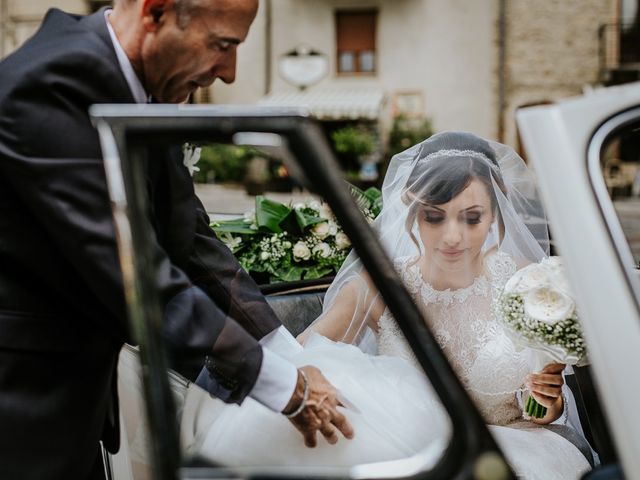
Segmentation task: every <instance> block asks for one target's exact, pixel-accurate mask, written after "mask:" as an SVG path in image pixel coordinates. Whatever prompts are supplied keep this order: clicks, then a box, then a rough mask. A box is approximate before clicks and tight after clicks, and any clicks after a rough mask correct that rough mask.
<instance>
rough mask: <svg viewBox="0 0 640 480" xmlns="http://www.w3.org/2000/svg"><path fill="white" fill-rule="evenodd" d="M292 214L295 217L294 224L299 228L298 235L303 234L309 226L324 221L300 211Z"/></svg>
mask: <svg viewBox="0 0 640 480" xmlns="http://www.w3.org/2000/svg"><path fill="white" fill-rule="evenodd" d="M294 212H295V216H296V222H297V223H298V226H299V227H300V233H303V232H304V231H305V230H306V229H307V228H308V227H310V226H311V225H315V224H316V223H320V222H324V221H325V219H324V218H320V217H318V216H316V215H308V214H306V213H304V211H302V210H294Z"/></svg>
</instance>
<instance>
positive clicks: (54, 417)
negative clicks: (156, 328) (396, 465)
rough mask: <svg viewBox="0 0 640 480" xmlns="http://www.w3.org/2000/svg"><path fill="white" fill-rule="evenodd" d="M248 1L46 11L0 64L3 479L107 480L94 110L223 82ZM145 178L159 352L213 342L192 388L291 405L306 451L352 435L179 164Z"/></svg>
mask: <svg viewBox="0 0 640 480" xmlns="http://www.w3.org/2000/svg"><path fill="white" fill-rule="evenodd" d="M256 10H257V0H118V1H117V2H116V4H115V6H114V8H113V10H102V11H99V12H97V13H95V14H93V15H90V16H87V17H77V16H72V15H68V14H65V13H63V12H61V11H58V10H51V11H49V13H48V14H47V16H46V18H45V20H44V22H43V25H42V27H41V28H40V30H39V31H38V32H37V33H36V35H35V36H34V37H33V38H31V39H30V40H29V41H27V42H26V43H25V45H24V46H23V47H22V48H20V49H19V50H18V51H17V52H15V53H14V54H13V55H11V56H9V57H7V58H6V59H5V60H4V61H2V62H1V63H0V431H1V432H2V434H1V435H0V478H3V479H4V478H7V479H9V478H24V479H31V478H34V479H36V478H37V479H47V478H51V479H54V478H55V479H58V478H64V479H71V478H73V479H82V478H101V477H102V475H103V473H102V471H101V469H102V466H101V460H100V451H99V444H98V442H99V440H101V439H102V441H103V443H104V445H105V446H106V448H107V449H109V450H110V451H112V452H114V451H116V450H117V448H118V428H117V423H118V412H117V398H116V396H115V394H114V385H115V378H114V374H115V368H116V364H117V357H118V352H119V349H120V347H121V345H122V344H123V342H125V341H128V340H129V339H130V336H129V333H130V332H129V331H128V328H127V323H126V312H125V302H124V295H123V290H122V279H121V273H120V269H119V266H118V258H117V251H116V245H115V239H114V228H113V224H112V218H111V212H110V208H109V201H108V196H107V191H106V183H105V177H104V170H103V166H102V160H101V152H100V148H99V143H98V138H97V134H96V132H95V130H94V129H93V128H92V126H91V123H90V120H89V117H88V114H87V110H88V108H89V106H90V105H92V104H95V103H133V102H138V103H144V102H146V101H147V100H148V99H150V98H151V97H153V98H154V99H155V100H156V101H159V102H180V101H183V100H185V99H186V98H187V97H188V95H189V94H191V93H192V92H193V91H194V90H195V89H196V88H198V87H203V86H208V85H210V84H211V83H212V82H213V81H214V80H215V79H216V78H220V79H222V80H223V81H224V82H227V83H230V82H233V80H234V78H235V66H236V50H237V47H238V45H239V44H240V43H241V42H242V41H243V40H244V39H245V37H246V35H247V33H248V30H249V27H250V25H251V23H252V21H253V19H254V17H255V14H256ZM147 176H148V182H147V183H148V194H149V198H150V200H151V207H152V208H151V211H152V213H151V218H150V220H151V222H152V224H153V225H154V227H155V235H156V236H155V238H153V239H150V241H149V248H150V249H152V250H153V251H154V253H155V259H156V272H157V274H156V276H157V284H158V288H159V292H160V295H161V298H162V300H163V301H164V304H165V311H164V330H165V332H164V333H165V337H166V339H167V342H168V344H169V346H170V347H171V349H172V350H173V351H174V352H185V351H187V352H192V353H193V352H196V353H198V354H200V353H202V354H203V355H202V356H203V357H204V354H205V353H208V354H209V356H210V358H211V362H210V364H209V371H208V373H207V375H205V377H207V378H205V380H206V381H205V382H204V384H205V385H206V387H207V388H208V389H209V391H210V392H211V393H212V394H214V395H216V396H219V397H220V398H222V399H224V400H225V401H227V402H236V403H240V402H242V400H243V399H244V398H245V397H246V396H247V395H250V396H252V397H253V398H255V399H257V400H258V401H260V402H262V403H264V404H265V405H267V406H268V407H269V408H271V409H273V410H276V411H282V412H283V413H289V414H291V413H299V414H298V415H296V416H294V417H293V418H292V422H293V423H294V425H295V426H296V427H297V428H298V429H299V430H300V431H301V432H302V433H303V435H304V438H305V442H306V443H307V445H310V446H312V445H313V444H314V443H315V437H316V432H317V431H318V430H319V431H320V432H321V433H322V434H323V435H324V436H325V437H326V438H327V439H328V440H329V441H331V442H334V441H337V438H338V436H337V431H341V432H342V433H343V434H344V435H345V436H347V437H350V436H351V435H352V430H351V426H350V425H349V423H348V422H347V421H346V419H345V418H344V416H342V415H341V414H340V413H339V412H338V411H337V409H336V406H337V405H338V400H337V398H336V396H337V392H336V391H335V389H333V387H332V386H331V385H330V384H329V383H328V382H327V381H326V380H325V379H324V377H323V376H322V375H321V374H320V372H319V371H318V370H317V369H314V368H313V367H303V368H301V369H299V370H296V369H295V367H293V366H292V365H291V364H289V363H288V362H286V361H285V360H284V359H283V358H281V357H279V356H278V355H277V354H275V353H272V352H270V351H269V349H268V348H266V347H267V346H268V345H269V342H271V341H273V339H274V338H275V337H276V336H277V335H279V334H281V333H282V329H283V328H284V327H282V326H281V325H280V322H279V321H278V319H277V318H276V317H275V315H274V314H273V312H272V311H271V309H270V308H269V307H268V305H267V304H266V302H265V301H264V298H263V297H262V295H261V294H260V292H259V291H258V289H257V287H256V286H255V284H254V283H253V281H252V280H251V279H250V277H249V276H248V275H247V274H246V273H245V272H244V271H242V269H241V268H240V266H239V265H238V263H237V262H236V261H235V259H234V258H233V257H232V255H231V254H230V253H229V251H228V250H227V249H226V247H225V246H224V245H222V244H221V243H220V242H219V241H218V240H217V239H216V238H215V235H214V234H213V232H212V231H211V230H210V229H209V227H208V218H207V216H206V214H205V212H204V209H203V208H202V206H201V204H200V203H199V201H198V200H197V198H196V197H195V194H194V192H193V185H192V183H191V179H190V177H189V174H188V172H187V169H186V167H185V166H183V165H182V163H181V161H180V160H176V159H175V158H174V157H172V156H169V155H166V156H160V157H159V159H158V161H155V162H150V163H149V165H148V170H147ZM305 387H306V389H308V391H307V392H306V393H307V394H308V398H309V399H310V401H309V402H307V403H306V404H305V403H304V400H303V399H304V398H305ZM322 399H325V400H324V401H322Z"/></svg>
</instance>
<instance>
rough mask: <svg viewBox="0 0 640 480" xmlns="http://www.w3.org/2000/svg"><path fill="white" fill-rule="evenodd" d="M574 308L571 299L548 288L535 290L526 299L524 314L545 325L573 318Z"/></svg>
mask: <svg viewBox="0 0 640 480" xmlns="http://www.w3.org/2000/svg"><path fill="white" fill-rule="evenodd" d="M574 308H575V304H574V303H573V300H572V299H571V297H569V296H568V295H565V294H564V293H562V292H561V291H559V290H556V289H554V288H551V287H547V286H544V287H539V288H534V289H533V290H531V291H530V292H529V293H527V294H526V295H525V297H524V312H525V313H526V314H527V315H528V316H530V317H531V318H534V319H535V320H539V321H541V322H544V323H549V324H554V323H556V322H559V321H561V320H566V319H567V318H569V317H571V315H572V314H573V310H574Z"/></svg>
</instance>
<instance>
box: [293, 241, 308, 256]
mask: <svg viewBox="0 0 640 480" xmlns="http://www.w3.org/2000/svg"><path fill="white" fill-rule="evenodd" d="M293 258H294V259H296V260H309V259H310V258H311V250H309V247H307V245H306V244H305V243H304V242H298V243H296V244H295V245H294V246H293Z"/></svg>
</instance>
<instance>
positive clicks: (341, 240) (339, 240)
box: [336, 232, 351, 250]
mask: <svg viewBox="0 0 640 480" xmlns="http://www.w3.org/2000/svg"><path fill="white" fill-rule="evenodd" d="M350 246H351V240H349V237H347V235H346V234H345V233H343V232H338V233H337V234H336V247H337V248H338V250H344V249H345V248H349V247H350Z"/></svg>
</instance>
